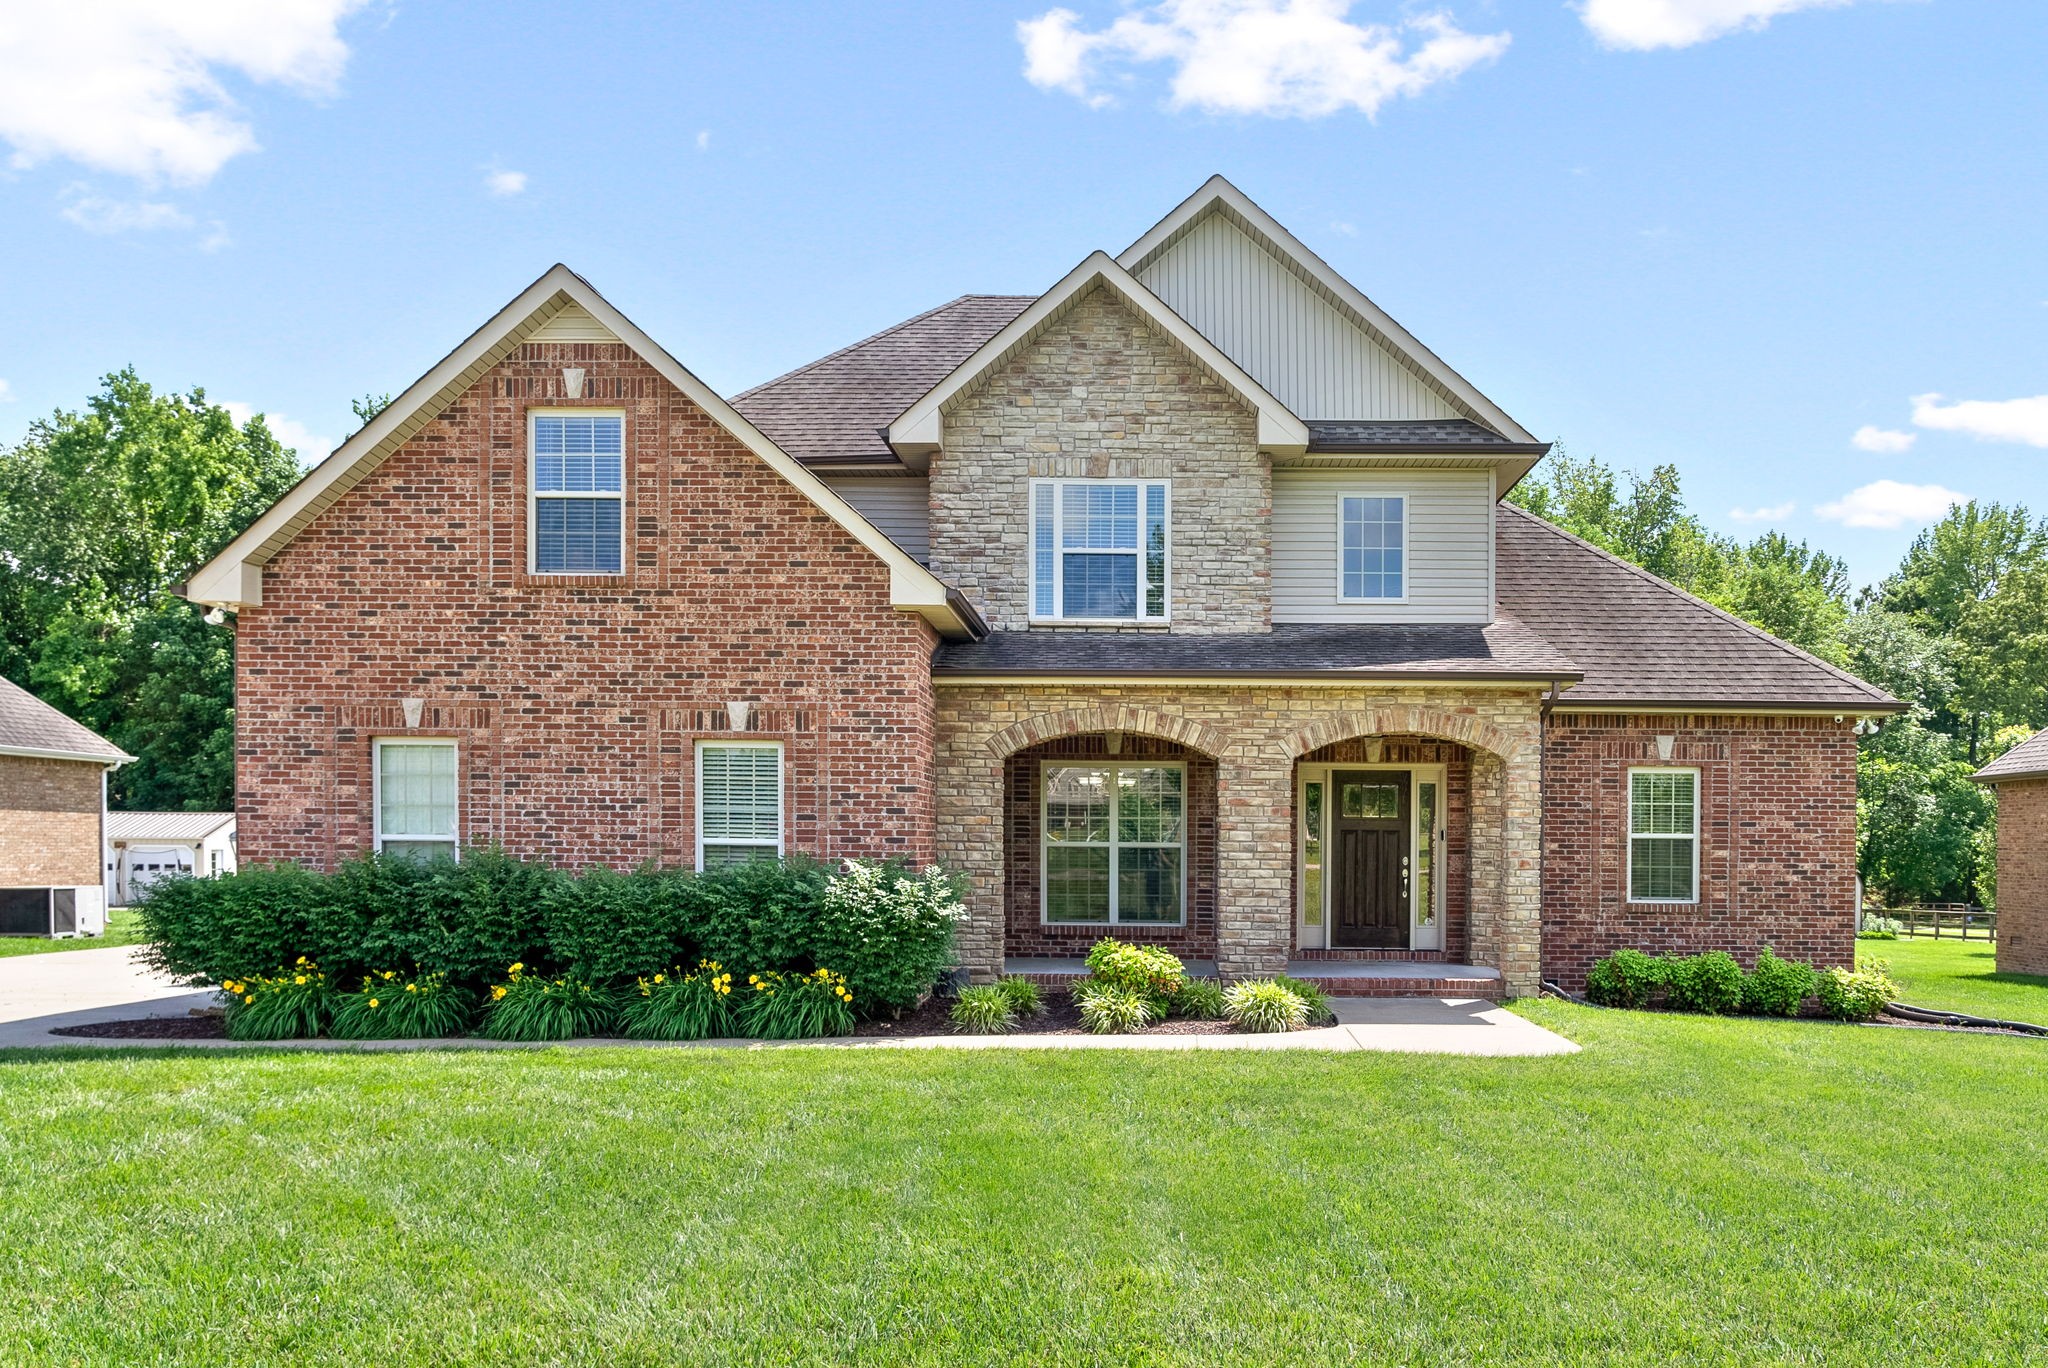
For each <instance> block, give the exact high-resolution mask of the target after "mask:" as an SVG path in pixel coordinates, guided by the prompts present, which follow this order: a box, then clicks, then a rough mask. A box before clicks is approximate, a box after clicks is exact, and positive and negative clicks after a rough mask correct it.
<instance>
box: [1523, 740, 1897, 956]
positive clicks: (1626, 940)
mask: <svg viewBox="0 0 2048 1368" xmlns="http://www.w3.org/2000/svg"><path fill="white" fill-rule="evenodd" d="M1550 723H1551V725H1550V732H1549V744H1548V755H1547V757H1546V765H1545V773H1544V785H1545V793H1546V794H1547V796H1548V803H1547V808H1546V812H1545V818H1544V842H1545V852H1544V871H1543V873H1544V880H1543V882H1544V895H1543V927H1544V929H1543V967H1544V973H1545V975H1546V976H1548V977H1553V978H1556V979H1558V980H1560V981H1561V982H1563V983H1564V984H1565V985H1566V986H1568V987H1573V988H1577V987H1580V986H1583V984H1584V983H1585V979H1586V969H1587V968H1588V966H1590V965H1591V964H1592V963H1593V962H1594V961H1595V960H1597V959H1600V958H1602V957H1603V956H1605V955H1608V954H1610V953H1612V952H1613V951H1615V950H1617V949H1620V948H1622V947H1624V946H1627V947H1632V948H1635V949H1639V950H1647V951H1652V952H1658V953H1679V954H1697V953H1699V952H1700V951H1703V950H1726V951H1728V952H1730V953H1731V954H1733V955H1734V956H1735V957H1736V958H1737V959H1739V960H1741V961H1742V962H1743V963H1744V964H1745V965H1748V964H1751V963H1753V962H1754V960H1755V958H1756V953H1757V950H1758V948H1759V947H1761V946H1764V945H1769V946H1770V947H1771V949H1772V950H1773V951H1774V952H1775V953H1777V954H1778V955H1781V956H1784V957H1786V958H1788V959H1802V960H1808V961H1810V962H1812V963H1815V964H1819V965H1836V964H1849V963H1851V962H1852V961H1853V960H1854V958H1855V933H1856V737H1855V734H1854V732H1853V731H1852V730H1851V728H1850V724H1849V723H1848V722H1847V721H1844V722H1839V723H1838V722H1836V721H1835V720H1834V718H1833V717H1832V716H1826V717H1714V716H1687V717H1678V716H1672V717H1658V716H1642V717H1628V716H1608V715H1599V714H1567V713H1563V712H1559V713H1557V714H1554V715H1553V716H1552V717H1551V720H1550ZM1659 736H1670V737H1673V738H1674V745H1673V748H1672V755H1671V758H1670V759H1669V760H1662V759H1659V758H1658V748H1657V738H1658V737H1659ZM1668 766H1675V767H1682V768H1695V769H1698V770H1699V772H1700V780H1699V824H1700V845H1699V890H1698V891H1699V902H1698V903H1697V904H1672V903H1631V902H1630V901H1629V900H1628V844H1629V839H1628V836H1629V826H1628V823H1629V794H1628V789H1629V779H1628V774H1629V771H1630V770H1631V769H1635V768H1659V767H1668Z"/></svg>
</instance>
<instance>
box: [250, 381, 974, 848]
mask: <svg viewBox="0 0 2048 1368" xmlns="http://www.w3.org/2000/svg"><path fill="white" fill-rule="evenodd" d="M566 365H574V366H580V367H582V368H583V369H585V370H586V371H587V372H588V379H587V381H586V387H585V392H584V396H585V397H584V398H582V399H580V400H566V399H563V398H562V397H561V393H562V380H561V368H562V367H563V366H566ZM529 406H538V407H548V408H564V407H579V406H581V407H594V408H609V409H623V410H624V411H625V414H626V471H627V475H626V510H625V519H624V523H625V537H626V542H625V562H624V563H625V573H624V574H623V575H619V576H591V577H573V578H572V577H564V576H548V577H535V576H530V575H528V574H527V573H526V571H525V567H526V566H527V565H528V563H529V560H528V546H527V481H528V461H527V455H526V411H527V409H528V407H529ZM238 637H239V640H238V652H237V654H238V662H237V714H236V725H237V738H236V745H237V760H238V771H237V784H238V794H237V809H238V812H239V815H240V819H241V821H240V842H241V844H240V853H241V856H242V858H243V859H244V860H278V859H293V860H300V861H304V862H306V863H309V864H313V865H317V866H327V865H330V864H331V863H332V862H333V861H335V860H336V859H337V858H340V857H343V856H346V855H349V854H351V853H354V852H357V851H360V850H363V849H365V848H366V847H367V846H369V845H370V843H371V840H372V834H373V826H372V812H371V770H370V764H371V760H370V755H371V742H372V739H373V738H375V737H377V736H389V735H402V734H404V733H405V724H404V723H405V719H404V713H403V708H402V700H404V699H407V698H417V699H422V700H424V702H425V709H424V715H423V718H422V725H421V727H420V729H419V731H418V732H417V733H415V734H417V735H433V736H452V737H456V738H458V740H459V741H460V743H461V748H460V767H461V822H462V834H463V837H464V839H465V840H467V841H472V842H482V841H499V842H502V843H503V844H504V845H505V846H506V847H507V848H509V849H511V850H512V851H514V852H515V853H518V854H521V855H525V856H531V857H537V858H542V859H546V860H548V861H550V862H553V863H556V864H559V865H565V866H580V865H585V864H590V863H602V864H609V865H614V866H630V865H633V864H636V863H638V862H640V861H643V860H647V859H656V860H661V861H665V862H672V863H687V862H690V861H691V860H693V859H694V854H695V830H696V827H695V822H696V814H695V809H694V807H693V789H694V749H693V743H694V742H695V741H696V740H698V739H699V738H707V737H710V738H715V737H721V736H728V735H730V733H728V732H726V731H725V730H724V729H725V726H726V722H725V704H726V703H727V702H728V701H732V700H745V701H748V702H751V703H753V704H755V705H756V707H755V718H754V724H753V725H754V727H755V728H756V730H755V731H752V732H749V733H746V735H748V736H750V737H755V738H761V739H778V740H781V741H782V742H784V744H785V747H786V757H787V758H786V763H785V771H784V785H785V799H786V804H785V822H784V830H785V836H786V840H787V843H788V845H789V847H790V848H791V849H793V850H802V851H808V852H812V853H815V854H819V855H824V856H839V855H849V854H875V855H907V856H910V857H913V858H919V859H925V858H929V857H930V854H931V846H932V808H931V803H932V796H931V795H932V705H931V682H930V674H929V659H930V654H931V650H932V647H933V646H934V644H935V642H936V638H935V636H934V635H933V633H932V631H931V629H930V628H929V627H928V626H926V625H925V624H924V623H923V622H922V621H920V620H919V619H918V618H916V617H914V616H912V615H910V614H906V613H902V612H898V611H896V610H894V609H892V608H890V606H889V595H888V571H887V569H886V567H885V566H884V565H883V564H882V562H881V561H880V560H878V559H877V558H876V557H875V556H874V555H873V554H872V553H871V552H869V551H867V550H866V549H865V548H863V547H861V546H860V545H859V543H857V542H856V541H854V540H853V538H852V537H850V536H849V535H847V533H846V532H845V531H844V530H843V529H842V528H840V527H839V526H838V525H837V524H835V523H833V522H832V521H831V520H830V519H829V518H827V517H826V516H825V514H823V513H822V512H820V511H819V510H818V509H817V508H816V507H815V506H814V505H812V504H811V503H810V501H809V500H808V499H806V498H805V497H804V496H803V495H802V494H801V493H799V492H798V491H797V490H795V489H794V488H792V487H791V486H790V485H789V484H788V483H787V482H786V481H785V480H784V479H783V478H782V477H781V476H779V475H778V474H776V473H775V472H774V471H773V470H772V469H770V468H769V467H768V466H767V465H766V464H765V463H764V462H763V461H761V460H760V458H759V457H757V456H755V455H754V454H753V453H751V452H750V451H748V450H747V449H746V448H745V447H743V446H742V445H741V444H740V443H739V442H738V440H737V439H735V438H733V437H732V436H731V435H730V434H728V433H727V432H726V431H725V430H724V429H722V428H721V427H719V426H718V425H717V424H716V423H715V422H714V421H713V420H712V419H711V418H710V417H709V415H707V414H706V413H704V412H703V411H702V410H701V409H699V408H698V407H697V406H696V405H695V404H693V403H692V402H691V401H690V400H689V399H688V398H686V397H685V396H684V395H683V394H682V393H681V392H679V391H677V390H676V389H675V388H674V387H672V386H671V385H669V384H668V383H667V381H665V380H664V379H662V378H661V376H660V375H659V374H657V373H656V372H655V371H654V370H653V368H652V367H650V366H648V365H646V364H645V363H644V362H642V361H641V360H639V359H638V358H637V357H635V356H634V355H633V354H632V352H631V351H630V350H629V349H628V348H626V347H624V346H620V345H616V344H590V343H579V344H567V343H547V344H527V345H525V346H523V347H522V348H520V350H519V351H517V352H515V353H514V355H513V356H512V357H511V358H508V359H507V360H506V361H505V362H503V363H501V364H500V365H498V366H497V367H495V368H494V369H492V370H491V371H489V372H488V373H486V374H485V375H484V376H483V377H481V378H480V379H479V380H478V382H477V383H476V385H475V386H473V387H472V388H471V389H470V390H469V392H468V393H467V394H465V395H464V396H463V397H462V398H461V399H459V400H458V401H457V402H455V403H454V404H453V405H451V406H450V407H449V408H448V409H447V410H446V411H444V412H443V413H442V414H441V415H440V416H439V417H438V418H437V419H435V420H434V421H433V422H431V423H429V424H428V425H427V426H426V428H424V429H423V430H422V431H421V432H420V433H418V434H417V435H416V436H415V437H413V438H412V440H410V441H409V442H407V443H406V445H405V446H404V447H402V448H401V449H400V450H398V451H397V452H395V453H394V454H393V455H392V456H391V457H390V459H389V460H387V461H386V462H385V463H384V464H383V465H382V466H380V467H379V468H378V469H377V470H376V471H374V472H373V473H372V474H371V475H369V477H368V478H366V479H365V480H364V481H363V482H362V483H361V484H359V485H358V486H356V488H355V489H353V490H352V491H350V492H349V493H348V494H347V495H345V496H344V497H343V498H342V500H341V501H340V502H339V503H338V504H336V505H335V506H334V507H333V508H331V509H329V510H328V511H327V512H325V513H324V514H322V515H321V516H320V517H319V518H318V519H317V520H316V521H315V522H314V523H313V524H312V525H311V526H310V527H308V528H307V529H306V530H305V531H304V532H302V533H301V534H300V535H299V537H298V539H297V540H296V541H295V542H293V543H292V545H291V546H289V547H288V548H286V550H284V551H283V552H282V553H281V554H280V555H279V556H278V557H277V558H276V559H275V560H273V561H272V562H271V563H270V565H269V566H268V568H267V569H266V571H265V574H264V586H263V605H262V606H261V607H260V608H251V609H249V610H247V611H245V612H243V613H242V614H241V616H240V620H239V624H238Z"/></svg>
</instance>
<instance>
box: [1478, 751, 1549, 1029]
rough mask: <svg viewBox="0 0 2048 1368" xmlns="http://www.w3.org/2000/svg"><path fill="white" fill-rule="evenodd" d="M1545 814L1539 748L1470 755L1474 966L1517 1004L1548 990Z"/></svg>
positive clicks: (1483, 752)
mask: <svg viewBox="0 0 2048 1368" xmlns="http://www.w3.org/2000/svg"><path fill="white" fill-rule="evenodd" d="M1542 807H1543V771H1542V762H1541V752H1540V750H1539V748H1538V746H1537V745H1534V744H1531V745H1524V746H1522V747H1521V748H1520V749H1519V750H1517V751H1516V753H1515V754H1514V755H1513V756H1511V757H1508V758H1506V759H1503V758H1502V757H1500V756H1498V755H1495V754H1493V753H1492V752H1490V751H1482V750H1474V751H1473V752H1472V893H1471V898H1472V901H1471V913H1470V917H1471V928H1470V929H1471V939H1472V962H1473V963H1475V964H1481V965H1486V966H1488V967H1491V968H1494V969H1498V970H1500V972H1501V977H1502V979H1503V980H1505V982H1506V985H1507V990H1508V992H1509V993H1510V994H1512V995H1514V996H1516V997H1526V996H1529V995H1531V994H1534V993H1538V992H1541V991H1542V987H1543V984H1542V977H1543V850H1542V824H1543V812H1542Z"/></svg>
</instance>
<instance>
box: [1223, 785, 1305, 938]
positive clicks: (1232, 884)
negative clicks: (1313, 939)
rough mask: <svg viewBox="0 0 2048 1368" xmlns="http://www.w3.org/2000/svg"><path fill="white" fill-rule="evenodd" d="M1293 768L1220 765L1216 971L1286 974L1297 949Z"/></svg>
mask: <svg viewBox="0 0 2048 1368" xmlns="http://www.w3.org/2000/svg"><path fill="white" fill-rule="evenodd" d="M1293 789H1294V765H1293V762H1292V761H1290V760H1288V759H1286V758H1285V757H1279V758H1275V757H1272V756H1268V755H1263V754H1262V755H1252V756H1231V757H1225V758H1223V759H1221V760H1219V761H1218V763H1217V766H1216V969H1217V972H1218V973H1219V974H1221V975H1222V976H1223V977H1224V978H1226V979H1234V978H1262V977H1265V976H1268V975H1271V974H1278V973H1283V972H1285V971H1286V969H1287V960H1288V956H1289V954H1290V953H1291V952H1292V950H1293V948H1294V893H1293V889H1294V793H1293Z"/></svg>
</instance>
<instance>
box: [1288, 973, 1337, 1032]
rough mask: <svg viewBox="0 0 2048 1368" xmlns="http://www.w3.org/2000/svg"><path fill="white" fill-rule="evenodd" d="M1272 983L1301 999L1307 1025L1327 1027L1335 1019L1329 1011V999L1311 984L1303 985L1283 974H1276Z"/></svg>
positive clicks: (1333, 1013) (1335, 1016)
mask: <svg viewBox="0 0 2048 1368" xmlns="http://www.w3.org/2000/svg"><path fill="white" fill-rule="evenodd" d="M1273 982H1275V983H1277V984H1279V985H1280V986H1281V987H1282V988H1285V989H1286V990H1287V991H1288V992H1290V993H1292V994H1294V995H1295V996H1296V997H1298V998H1300V999H1301V1001H1302V1005H1303V1006H1305V1007H1307V1008H1308V1024H1309V1025H1311V1026H1327V1025H1329V1024H1330V1023H1331V1022H1333V1021H1335V1020H1336V1019H1337V1014H1336V1013H1335V1012H1333V1011H1331V1010H1330V999H1329V997H1328V996H1327V995H1326V994H1325V993H1324V992H1323V990H1322V989H1320V988H1318V987H1316V986H1315V985H1314V984H1313V983H1304V982H1302V981H1301V980H1300V979H1298V978H1289V977H1288V976H1287V975H1285V974H1276V975H1275V976H1274V978H1273Z"/></svg>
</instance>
